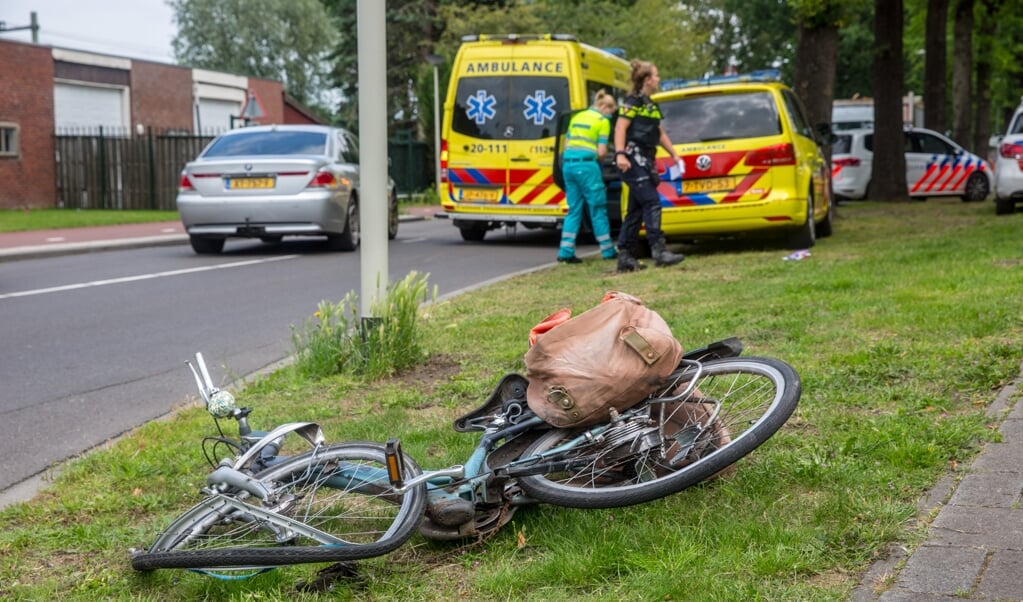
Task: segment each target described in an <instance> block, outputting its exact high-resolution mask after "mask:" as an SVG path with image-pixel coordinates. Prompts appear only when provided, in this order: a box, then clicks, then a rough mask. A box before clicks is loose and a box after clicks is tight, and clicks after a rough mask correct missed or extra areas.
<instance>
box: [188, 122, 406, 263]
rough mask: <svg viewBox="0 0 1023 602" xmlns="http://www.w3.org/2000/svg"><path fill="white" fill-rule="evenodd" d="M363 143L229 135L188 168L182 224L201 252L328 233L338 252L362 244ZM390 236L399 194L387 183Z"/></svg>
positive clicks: (313, 130)
mask: <svg viewBox="0 0 1023 602" xmlns="http://www.w3.org/2000/svg"><path fill="white" fill-rule="evenodd" d="M375 202H382V200H380V199H364V198H362V197H361V196H360V194H359V144H358V140H357V139H356V138H355V136H353V135H352V134H351V132H348V131H347V130H345V129H342V128H337V127H329V126H319V125H270V126H258V127H248V128H242V129H237V130H231V131H229V132H226V133H224V134H221V135H220V136H218V137H217V138H216V139H214V140H213V141H212V142H211V143H210V144H209V145H208V146H207V147H206V148H205V149H203V151H202V153H200V154H199V156H198V157H197V158H196V159H195V160H194V161H191V162H189V163H188V164H187V165H185V169H184V171H182V172H181V180H180V183H179V186H178V197H177V206H178V213H179V214H180V216H181V221H182V223H183V224H184V226H185V230H186V232H188V236H189V240H190V241H191V243H192V249H193V250H194V251H195V252H196V253H202V254H207V253H210V254H215V253H220V252H221V251H222V250H223V249H224V241H225V240H226V239H227V238H230V237H240V238H259V239H260V240H262V241H264V242H268V243H272V242H280V240H281V239H282V238H283V237H285V236H325V237H326V239H327V244H328V246H329V247H330V248H331V249H333V250H338V251H354V250H355V249H357V248H358V247H359V242H360V239H361V236H360V232H359V207H360V204H361V203H375ZM386 202H387V203H388V220H387V237H388V238H389V239H394V238H395V237H396V236H397V235H398V197H397V194H396V192H395V187H394V182H393V181H391V180H390V179H388V199H387V201H386Z"/></svg>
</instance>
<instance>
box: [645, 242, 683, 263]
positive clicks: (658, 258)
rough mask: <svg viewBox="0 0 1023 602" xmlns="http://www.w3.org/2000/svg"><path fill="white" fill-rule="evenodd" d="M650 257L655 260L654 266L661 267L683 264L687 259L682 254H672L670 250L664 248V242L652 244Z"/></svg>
mask: <svg viewBox="0 0 1023 602" xmlns="http://www.w3.org/2000/svg"><path fill="white" fill-rule="evenodd" d="M650 255H651V257H653V258H654V265H656V266H659V267H663V266H669V265H675V264H676V263H681V262H682V260H683V259H685V258H686V256H685V255H683V254H681V253H672V252H671V251H669V250H668V248H667V247H666V246H664V241H660V242H655V243H651V245H650Z"/></svg>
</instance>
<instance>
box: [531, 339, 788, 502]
mask: <svg viewBox="0 0 1023 602" xmlns="http://www.w3.org/2000/svg"><path fill="white" fill-rule="evenodd" d="M694 376H695V373H693V374H691V375H689V376H684V377H683V379H682V380H680V381H679V383H678V386H677V387H676V388H675V390H676V391H679V390H682V389H683V388H684V387H685V386H687V385H688V384H690V383H691V382H692V379H693V377H694ZM800 393H801V384H800V381H799V376H798V375H797V374H796V372H795V370H793V369H792V367H791V366H789V365H788V364H786V363H785V362H782V361H779V360H775V359H769V358H758V357H739V358H727V359H721V360H713V361H708V362H706V363H704V364H703V371H702V373H700V375H699V377H698V381H697V383H696V388H695V389H694V391H693V394H692V395H690V396H689V397H687V398H685V399H683V400H681V401H676V402H672V403H656V402H655V403H651V402H650V401H649V400H647V401H644V402H642V403H641V404H640V405H638V406H636V407H634V408H630V409H629V410H628V411H626V412H623V413H622V416H623V417H624V418H626V420H624V421H623V422H622V423H621V424H619V425H613V424H612V425H598V426H597V427H591V428H589V429H557V430H553V431H551V432H549V433H547V434H546V435H544V436H542V437H540V438H539V439H537V441H536V442H535V443H533V445H532V446H531V447H529V448H528V449H527V450H526V451H525V452H523V454H522V456H521V457H520V460H518V461H517V462H516V463H515V464H516V470H517V471H518V472H519V473H520V474H523V476H520V477H519V479H518V482H519V485H521V487H522V489H523V490H525V491H526V492H527V493H528V494H529V495H530V496H532V497H533V498H535V499H537V500H539V501H542V502H546V503H549V504H556V505H559V506H569V507H574V508H615V507H619V506H629V505H632V504H639V503H642V502H648V501H650V500H654V499H657V498H660V497H664V496H666V495H670V494H672V493H675V492H678V491H681V490H683V489H685V488H686V487H690V486H692V485H695V484H696V483H699V482H700V481H703V480H704V479H707V478H709V477H711V476H713V475H716V474H717V473H719V472H721V471H722V470H724V469H725V468H727V467H729V466H731V465H732V464H733V463H735V462H736V461H737V460H739V459H740V458H742V457H743V456H745V455H746V454H748V453H750V452H751V451H753V450H754V449H756V448H757V447H759V446H760V445H761V444H762V443H763V442H764V441H766V440H767V439H768V438H769V437H770V436H771V435H773V434H774V433H775V431H777V430H778V429H779V428H781V426H782V424H784V423H785V421H786V420H787V419H788V417H789V416H790V415H791V414H792V412H793V410H795V408H796V404H797V403H798V401H799V396H800ZM595 431H600V432H599V433H596V436H593V435H594V432H595ZM538 473H543V474H538Z"/></svg>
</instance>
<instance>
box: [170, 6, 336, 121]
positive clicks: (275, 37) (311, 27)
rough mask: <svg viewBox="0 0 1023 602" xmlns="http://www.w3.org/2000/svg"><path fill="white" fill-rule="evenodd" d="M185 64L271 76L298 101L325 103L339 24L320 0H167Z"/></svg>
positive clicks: (177, 51)
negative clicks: (328, 62)
mask: <svg viewBox="0 0 1023 602" xmlns="http://www.w3.org/2000/svg"><path fill="white" fill-rule="evenodd" d="M167 4H168V5H169V6H170V7H171V9H172V10H173V11H174V22H175V23H176V25H177V27H178V33H177V36H175V38H174V40H173V41H172V42H171V45H172V47H173V49H174V56H175V58H176V59H177V61H178V62H179V63H181V64H184V65H188V66H190V67H199V68H202V69H212V70H216V71H225V72H228V73H235V74H238V75H246V76H251V77H259V78H265V79H273V80H277V81H280V82H282V83H283V84H284V89H285V90H287V92H288V93H289V94H291V95H292V96H294V97H295V98H297V99H298V100H299V101H300V102H302V103H305V104H307V105H310V106H314V107H317V106H319V107H322V106H323V105H324V103H325V102H326V99H324V98H323V97H322V95H321V92H323V91H324V89H325V85H324V83H325V82H324V77H325V75H326V73H327V69H326V66H325V62H324V60H325V59H326V57H327V55H328V53H329V51H330V50H331V49H332V47H333V45H334V43H335V41H336V40H337V28H336V26H335V24H334V23H333V22H332V20H331V19H330V17H329V16H328V15H327V13H326V12H325V11H324V9H323V5H322V4H320V2H319V0H167Z"/></svg>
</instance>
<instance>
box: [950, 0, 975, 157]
mask: <svg viewBox="0 0 1023 602" xmlns="http://www.w3.org/2000/svg"><path fill="white" fill-rule="evenodd" d="M954 11H955V21H954V22H953V24H952V139H953V140H955V141H956V142H958V143H959V144H961V145H963V146H969V145H970V140H971V139H972V138H971V136H970V125H971V123H972V121H973V106H972V103H971V100H972V90H973V88H972V86H971V85H970V84H971V81H970V80H971V78H972V75H973V0H956V3H955V8H954Z"/></svg>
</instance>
